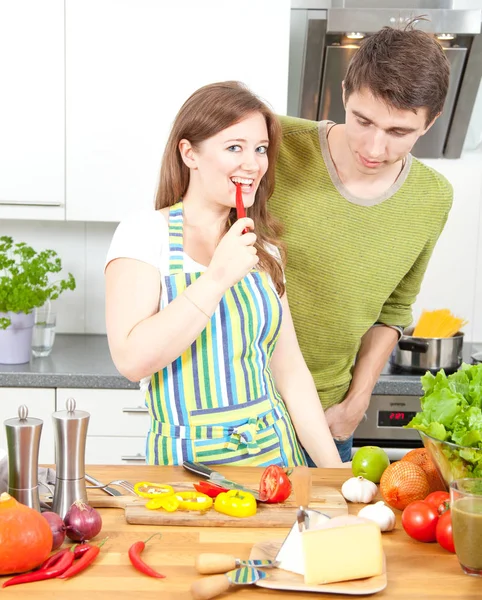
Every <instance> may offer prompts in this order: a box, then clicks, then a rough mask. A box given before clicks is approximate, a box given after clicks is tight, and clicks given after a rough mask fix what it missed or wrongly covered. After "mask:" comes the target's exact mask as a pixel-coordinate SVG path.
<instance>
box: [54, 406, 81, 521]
mask: <svg viewBox="0 0 482 600" xmlns="http://www.w3.org/2000/svg"><path fill="white" fill-rule="evenodd" d="M66 409H67V410H65V411H57V412H55V413H53V415H52V419H53V425H54V437H55V463H56V478H55V492H54V499H53V502H52V510H53V511H54V512H56V513H57V514H58V515H60V517H62V519H63V518H64V517H65V515H66V514H67V511H68V510H69V508H70V507H71V506H72V504H73V503H74V502H75V501H76V500H81V501H82V502H87V490H86V487H85V442H86V438H87V427H88V425H89V418H90V414H89V413H88V412H85V411H83V410H75V400H74V399H73V398H68V399H67V402H66Z"/></svg>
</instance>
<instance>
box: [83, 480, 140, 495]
mask: <svg viewBox="0 0 482 600" xmlns="http://www.w3.org/2000/svg"><path fill="white" fill-rule="evenodd" d="M111 485H118V486H119V487H123V488H124V489H125V490H127V491H128V492H129V493H131V494H134V495H136V496H137V495H138V494H136V492H135V491H134V486H133V485H132V483H129V482H128V481H126V480H125V479H114V481H110V482H109V483H106V484H104V485H86V486H85V487H86V488H87V489H90V490H103V489H104V488H106V487H109V486H111Z"/></svg>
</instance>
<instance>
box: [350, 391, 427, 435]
mask: <svg viewBox="0 0 482 600" xmlns="http://www.w3.org/2000/svg"><path fill="white" fill-rule="evenodd" d="M420 410H421V406H420V398H419V397H418V396H377V395H373V396H372V398H371V400H370V405H369V407H368V408H367V411H366V413H365V416H364V418H363V419H362V421H361V423H360V424H359V425H358V427H357V428H356V430H355V435H354V437H355V440H356V439H363V440H373V442H374V443H376V441H377V440H393V441H406V442H409V441H411V440H416V441H419V440H420V435H419V433H418V431H417V430H415V429H404V425H407V424H408V423H410V421H411V420H412V418H413V417H414V416H415V414H416V413H417V412H419V411H420Z"/></svg>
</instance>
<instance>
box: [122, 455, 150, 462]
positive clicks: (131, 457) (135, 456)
mask: <svg viewBox="0 0 482 600" xmlns="http://www.w3.org/2000/svg"><path fill="white" fill-rule="evenodd" d="M121 460H135V461H139V462H141V461H142V462H146V457H145V456H143V455H142V454H135V455H134V456H129V455H127V456H121Z"/></svg>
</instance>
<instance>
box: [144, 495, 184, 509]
mask: <svg viewBox="0 0 482 600" xmlns="http://www.w3.org/2000/svg"><path fill="white" fill-rule="evenodd" d="M179 505H180V502H179V500H178V499H177V498H176V496H174V494H169V495H166V496H163V495H161V496H159V497H158V498H151V499H150V500H148V501H147V502H146V508H148V509H149V510H157V509H159V508H163V509H164V510H167V512H174V511H176V510H177V509H178V508H179Z"/></svg>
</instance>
